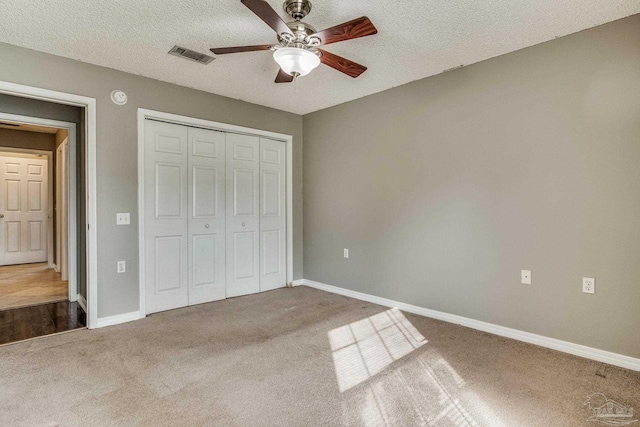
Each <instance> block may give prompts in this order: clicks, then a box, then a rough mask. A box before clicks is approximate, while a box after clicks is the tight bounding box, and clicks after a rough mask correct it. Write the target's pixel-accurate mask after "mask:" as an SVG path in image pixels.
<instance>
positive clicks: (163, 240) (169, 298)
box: [144, 120, 189, 313]
mask: <svg viewBox="0 0 640 427" xmlns="http://www.w3.org/2000/svg"><path fill="white" fill-rule="evenodd" d="M144 151H145V159H144V174H145V189H144V190H145V191H144V194H145V200H144V239H145V267H144V268H145V287H146V289H145V302H146V312H147V313H154V312H157V311H163V310H170V309H173V308H177V307H183V306H186V305H187V304H188V292H189V291H188V267H187V266H188V253H187V251H188V249H187V248H188V245H187V243H188V242H187V226H188V212H187V211H188V209H187V181H188V179H187V173H188V170H187V128H186V127H185V126H179V125H174V124H169V123H161V122H156V121H151V120H146V121H145V150H144Z"/></svg>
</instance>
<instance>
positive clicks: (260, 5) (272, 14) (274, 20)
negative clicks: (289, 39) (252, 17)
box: [241, 0, 293, 35]
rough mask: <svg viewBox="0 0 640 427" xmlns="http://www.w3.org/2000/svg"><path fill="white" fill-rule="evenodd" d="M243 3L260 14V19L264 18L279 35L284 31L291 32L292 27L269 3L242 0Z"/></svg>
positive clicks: (262, 0)
mask: <svg viewBox="0 0 640 427" xmlns="http://www.w3.org/2000/svg"><path fill="white" fill-rule="evenodd" d="M241 1H242V4H244V5H245V6H247V7H248V8H249V9H251V11H252V12H253V13H255V14H256V15H258V17H259V18H260V19H262V20H263V21H264V22H265V23H266V24H267V25H268V26H270V27H271V28H273V30H274V31H275V32H276V33H278V35H280V34H282V33H289V34H293V33H292V32H291V29H290V28H289V27H287V24H285V23H284V21H283V20H282V18H280V15H278V13H277V12H276V11H275V10H273V8H272V7H271V6H269V3H267V2H266V1H264V0H241Z"/></svg>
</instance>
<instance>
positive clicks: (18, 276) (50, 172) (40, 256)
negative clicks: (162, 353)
mask: <svg viewBox="0 0 640 427" xmlns="http://www.w3.org/2000/svg"><path fill="white" fill-rule="evenodd" d="M20 119H23V120H28V121H29V122H30V123H27V122H23V121H20ZM35 120H36V119H34V118H27V117H20V116H13V115H8V114H4V113H0V326H2V329H1V331H2V333H0V343H7V342H12V341H17V340H22V339H27V338H33V337H35V336H40V335H46V334H49V333H54V332H62V331H66V330H70V329H75V328H78V327H85V326H86V303H85V301H84V298H82V297H81V299H82V301H81V302H80V303H78V302H77V300H78V294H79V292H78V283H77V274H76V268H75V266H76V262H75V261H76V256H77V251H76V248H75V245H71V244H70V242H73V241H74V240H75V229H76V214H75V212H76V200H75V197H74V198H70V197H69V195H70V194H75V189H76V178H75V172H73V173H74V175H73V176H72V175H71V173H72V171H75V169H76V168H75V163H76V159H75V158H74V157H71V156H72V153H74V152H75V150H74V147H75V143H73V144H70V143H69V141H70V140H73V141H75V136H76V125H75V124H74V123H65V122H55V121H47V123H44V122H45V121H44V120H43V121H42V122H43V125H40V124H34V123H33V122H34V121H35ZM44 124H46V126H45V125H44ZM70 147H71V148H70ZM71 235H72V236H71Z"/></svg>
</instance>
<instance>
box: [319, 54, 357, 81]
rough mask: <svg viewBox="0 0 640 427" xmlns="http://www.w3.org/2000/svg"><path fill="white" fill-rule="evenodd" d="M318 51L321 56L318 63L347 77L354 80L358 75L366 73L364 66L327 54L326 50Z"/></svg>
mask: <svg viewBox="0 0 640 427" xmlns="http://www.w3.org/2000/svg"><path fill="white" fill-rule="evenodd" d="M318 50H319V51H320V52H322V56H321V57H320V62H322V63H323V64H324V65H328V66H329V67H331V68H334V69H336V70H338V71H340V72H342V73H345V74H346V75H347V76H350V77H353V78H354V79H355V78H356V77H358V76H359V75H360V74H362V73H364V72H365V71H367V67H365V66H364V65H360V64H358V63H355V62H353V61H350V60H348V59H346V58H343V57H341V56H338V55H335V54H333V53H331V52H327V51H326V50H322V49H318Z"/></svg>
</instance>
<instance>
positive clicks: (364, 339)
mask: <svg viewBox="0 0 640 427" xmlns="http://www.w3.org/2000/svg"><path fill="white" fill-rule="evenodd" d="M328 336H329V343H330V345H331V351H332V353H333V364H334V367H335V371H336V378H337V380H338V387H339V389H340V392H341V393H342V392H344V391H346V390H349V389H350V388H352V387H354V386H356V385H358V384H360V383H362V382H363V381H366V380H367V379H369V378H371V377H373V376H374V375H376V374H379V373H380V372H382V371H383V370H384V369H385V368H386V367H387V366H389V365H390V364H391V363H392V362H393V361H395V360H398V359H400V358H402V357H404V356H406V355H407V354H409V353H411V352H412V351H414V350H415V349H417V348H419V347H422V346H423V345H425V344H426V343H427V340H426V339H425V338H424V337H423V336H422V335H421V334H420V332H418V330H417V329H416V328H415V327H414V326H413V325H412V324H411V322H409V321H408V320H407V318H406V317H404V315H403V314H402V312H400V310H398V309H397V308H393V309H391V310H387V311H384V312H382V313H378V314H375V315H373V316H370V317H367V318H366V319H362V320H358V321H357V322H353V323H350V324H348V325H345V326H341V327H339V328H336V329H333V330H331V331H329V332H328Z"/></svg>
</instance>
